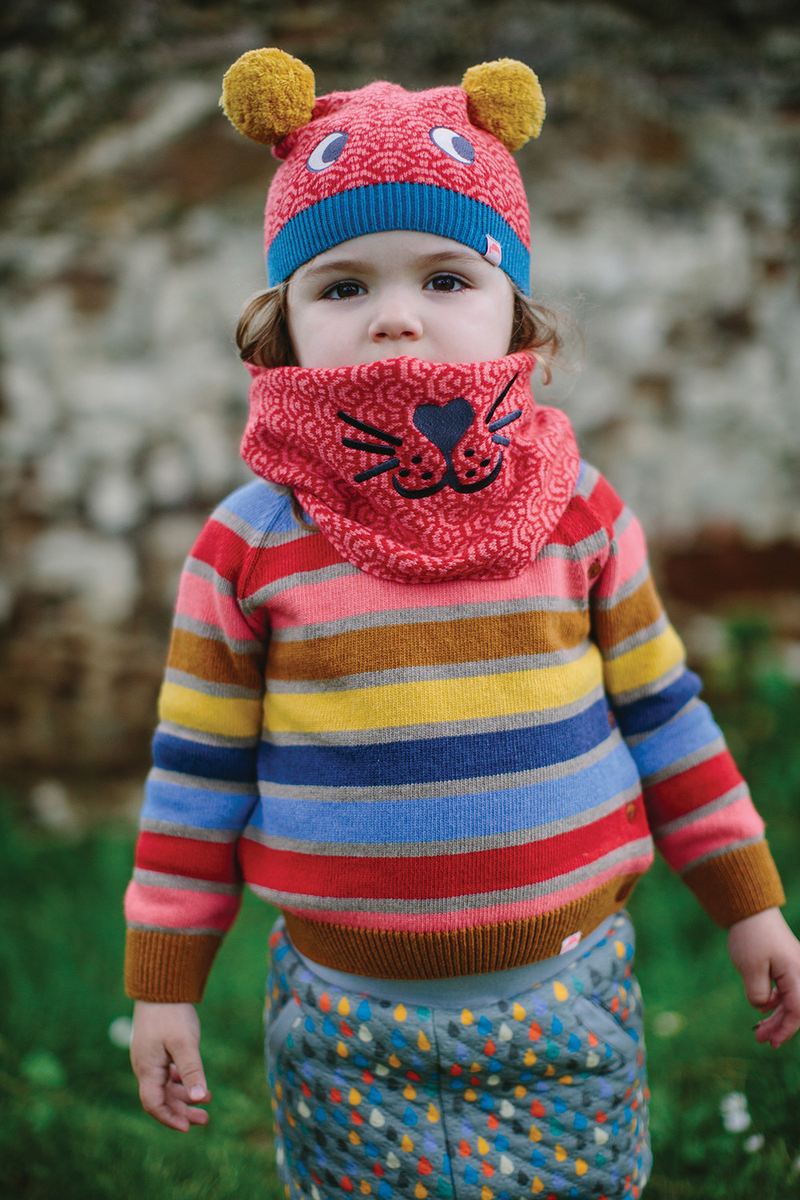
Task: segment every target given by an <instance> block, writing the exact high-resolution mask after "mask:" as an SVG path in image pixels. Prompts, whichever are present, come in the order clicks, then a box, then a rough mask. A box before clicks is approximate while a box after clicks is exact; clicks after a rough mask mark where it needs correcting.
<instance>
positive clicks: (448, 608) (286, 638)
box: [272, 585, 589, 642]
mask: <svg viewBox="0 0 800 1200" xmlns="http://www.w3.org/2000/svg"><path fill="white" fill-rule="evenodd" d="M423 586H424V585H423ZM588 606H589V605H588V600H587V599H586V598H585V597H583V598H580V597H578V598H572V597H570V596H526V597H524V598H522V599H517V600H491V601H487V600H483V601H480V602H478V603H475V604H448V605H443V606H438V605H428V606H425V607H420V608H395V609H381V610H380V611H379V612H370V613H354V614H353V615H352V616H349V617H343V618H342V619H341V620H338V621H320V622H319V623H318V624H316V625H290V626H286V627H285V628H282V629H275V630H273V632H272V638H273V640H274V641H276V642H310V641H311V640H312V639H314V638H321V637H334V636H336V635H337V634H341V633H356V632H358V631H359V630H361V629H381V628H384V627H388V626H392V625H428V624H433V623H434V622H436V621H472V620H477V619H479V618H481V617H493V618H494V617H503V616H513V615H514V614H516V613H529V612H585V611H586V610H587V609H588Z"/></svg>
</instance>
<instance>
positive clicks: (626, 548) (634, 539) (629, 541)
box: [595, 517, 647, 600]
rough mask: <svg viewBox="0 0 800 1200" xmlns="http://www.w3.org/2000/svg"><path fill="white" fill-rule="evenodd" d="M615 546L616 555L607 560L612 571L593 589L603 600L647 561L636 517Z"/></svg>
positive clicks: (599, 580)
mask: <svg viewBox="0 0 800 1200" xmlns="http://www.w3.org/2000/svg"><path fill="white" fill-rule="evenodd" d="M617 546H618V550H617V553H616V555H615V556H614V558H613V559H609V562H610V563H613V564H614V570H613V571H606V572H605V574H603V575H601V576H600V578H599V579H598V581H597V585H596V588H595V594H596V595H597V596H598V597H599V598H601V599H604V600H605V599H608V597H609V596H611V595H613V594H614V592H615V591H616V590H617V589H618V588H620V587H622V586H623V584H625V583H627V582H628V580H629V579H631V578H632V577H633V576H634V575H635V574H636V572H637V571H638V570H639V569H640V568H641V566H642V564H643V563H644V562H645V561H646V559H647V545H646V543H645V540H644V533H643V531H642V527H641V525H640V524H639V522H638V521H637V519H636V517H633V518H632V519H631V521H630V523H629V524H628V527H627V529H626V530H625V532H624V533H622V534H620V536H619V537H618V538H617Z"/></svg>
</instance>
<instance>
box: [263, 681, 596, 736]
mask: <svg viewBox="0 0 800 1200" xmlns="http://www.w3.org/2000/svg"><path fill="white" fill-rule="evenodd" d="M603 694H604V693H603V685H602V684H598V686H597V687H596V688H593V689H592V691H591V692H588V693H587V695H585V696H582V697H581V699H580V700H575V701H573V703H572V704H564V705H562V706H561V707H560V708H544V709H542V710H541V711H540V712H524V713H511V714H510V715H508V716H505V715H500V716H496V717H477V718H474V719H470V720H464V721H437V722H431V723H430V724H427V725H395V726H392V727H391V728H387V729H344V730H320V731H316V732H313V733H294V732H288V733H283V732H281V733H275V732H273V731H271V730H269V729H265V730H264V732H263V735H262V741H263V742H265V743H267V744H268V745H271V746H375V745H382V744H384V743H386V742H412V741H419V740H422V739H424V740H429V739H431V738H441V737H469V736H471V735H473V734H479V733H503V732H505V731H506V730H508V729H531V728H534V727H535V726H537V725H553V724H555V723H556V722H557V721H566V720H567V719H568V718H570V717H575V716H577V715H578V714H579V713H582V712H584V711H585V710H586V709H587V708H591V706H592V705H593V704H594V703H596V701H598V700H599V699H600V697H601V696H602V695H603Z"/></svg>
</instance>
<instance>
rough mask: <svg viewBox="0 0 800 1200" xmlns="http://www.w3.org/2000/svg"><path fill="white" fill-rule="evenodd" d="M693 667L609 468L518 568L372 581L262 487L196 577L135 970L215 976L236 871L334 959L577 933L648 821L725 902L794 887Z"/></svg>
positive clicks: (138, 918) (239, 508)
mask: <svg viewBox="0 0 800 1200" xmlns="http://www.w3.org/2000/svg"><path fill="white" fill-rule="evenodd" d="M699 690H700V683H699V680H698V679H697V677H696V676H695V675H693V674H692V673H691V672H690V671H688V670H687V668H686V666H685V663H684V656H683V649H682V647H681V644H680V641H679V639H678V638H677V635H676V634H675V633H674V631H673V629H672V628H671V626H670V625H669V624H668V622H667V619H666V617H665V615H664V613H663V610H662V608H661V605H660V602H659V600H658V596H657V594H656V592H655V589H654V587H653V583H652V579H651V577H650V574H649V570H648V567H647V559H646V548H645V543H644V538H643V535H642V532H641V528H640V526H639V524H638V522H637V521H636V519H635V518H634V517H633V515H632V514H631V512H630V511H629V510H628V509H627V508H625V506H624V505H623V504H622V502H621V501H620V499H619V498H618V497H617V496H616V494H615V493H614V492H613V490H612V489H611V488H610V486H609V485H608V484H607V483H606V482H605V480H604V479H602V477H600V476H599V475H598V473H597V472H596V471H595V470H594V469H593V468H591V467H584V469H583V471H582V473H581V477H580V479H579V481H578V484H577V487H576V489H575V493H574V496H573V498H572V501H571V502H570V504H569V506H568V508H567V510H566V511H565V513H564V515H563V516H562V518H561V520H560V522H559V524H558V526H557V528H556V529H555V530H554V531H553V533H552V535H551V537H550V539H549V542H548V543H547V545H546V546H545V547H544V548H543V550H542V551H541V552H540V553H539V554H538V556H537V557H536V559H535V561H533V562H532V563H531V564H530V566H529V567H528V568H527V569H526V570H525V571H524V572H523V574H522V575H520V576H519V577H517V578H516V579H509V580H489V581H483V580H482V581H450V582H446V583H439V584H417V585H410V584H403V583H392V582H388V581H384V580H380V579H377V578H375V577H374V576H372V575H368V574H365V573H363V572H361V571H359V570H358V569H357V568H355V567H354V566H352V565H351V564H350V563H348V562H346V561H344V560H343V559H342V558H341V557H340V556H339V555H338V554H337V552H336V551H335V550H334V549H333V547H332V546H331V545H330V543H329V542H328V541H326V539H325V538H324V537H323V536H322V535H321V534H320V533H313V532H309V531H307V530H305V529H303V528H301V527H300V526H298V525H297V524H296V523H295V522H294V520H293V519H292V516H291V512H290V506H289V501H288V497H286V496H285V495H282V494H278V493H276V492H275V491H274V490H273V489H271V488H270V487H269V486H268V485H266V484H264V483H261V482H256V483H252V484H249V485H247V486H246V487H244V488H241V489H240V490H239V491H238V492H235V493H234V494H233V495H232V496H231V497H229V498H228V499H227V500H226V501H224V502H223V504H222V505H220V507H219V508H218V509H217V510H216V512H215V513H214V514H213V516H212V517H211V518H210V520H209V521H208V523H207V525H206V527H205V529H204V530H203V532H202V533H201V535H200V538H199V539H198V542H197V544H196V545H195V547H194V549H193V551H192V554H191V556H190V557H189V559H188V561H187V564H186V568H185V570H184V573H183V576H182V580H181V586H180V591H179V596H178V603H177V611H176V617H175V627H174V631H173V638H172V643H171V648H170V655H169V662H168V667H167V674H166V679H165V682H164V687H163V690H162V695H161V702H160V716H161V723H160V725H159V727H158V730H157V733H156V736H155V740H154V764H155V765H154V767H153V771H152V773H151V775H150V778H149V781H148V786H147V798H146V803H145V806H144V810H143V814H142V828H141V835H140V838H139V842H138V846H137V853H136V870H135V875H134V879H133V881H132V883H131V885H130V887H129V889H128V893H127V897H126V913H127V918H128V923H129V935H128V955H127V985H128V989H129V992H130V994H131V995H133V996H136V997H139V998H142V999H150V1000H195V999H198V998H199V997H200V995H201V994H202V990H203V986H204V982H205V979H206V976H207V973H208V970H209V968H210V965H211V962H212V960H213V957H214V953H215V951H216V948H217V946H218V945H219V941H220V938H221V937H222V935H223V934H224V933H225V931H226V930H227V929H228V928H229V927H230V925H231V923H232V922H233V920H234V918H235V916H236V912H237V910H238V906H239V902H240V890H241V884H242V878H243V879H244V880H245V881H246V882H247V883H248V884H249V885H250V887H251V888H252V889H253V890H254V891H255V892H256V893H257V894H258V895H260V896H262V897H263V898H264V899H265V900H268V901H271V902H272V903H274V904H277V905H278V906H279V907H280V908H281V909H282V910H283V912H284V914H285V916H286V920H287V926H288V930H289V933H290V936H291V937H292V939H293V940H294V942H295V944H296V945H297V946H298V948H299V949H300V950H301V951H302V952H303V953H305V954H306V955H308V957H310V958H311V959H313V960H314V961H317V962H319V963H323V964H327V965H329V966H332V967H336V968H339V969H341V970H345V971H351V972H354V973H357V974H360V975H372V976H383V977H388V978H408V979H415V978H435V977H442V976H453V975H462V974H474V973H479V972H486V971H495V970H501V969H505V968H509V967H514V966H518V965H521V964H523V963H528V962H533V961H536V960H537V959H540V958H545V957H548V956H550V955H552V954H557V953H558V952H559V950H560V949H561V945H562V942H563V941H564V939H565V938H568V937H570V936H571V935H572V934H574V933H576V932H580V933H581V934H583V935H586V934H587V933H589V932H590V931H591V930H592V929H594V928H595V927H596V926H597V924H598V923H599V922H600V921H601V920H603V919H604V918H605V917H606V916H607V915H608V914H609V913H611V912H613V911H615V910H616V909H618V908H619V907H621V905H622V904H623V903H624V902H625V900H626V899H627V897H628V895H629V894H630V892H631V890H632V888H633V886H634V885H635V883H636V881H637V879H638V878H639V877H640V876H641V874H642V872H644V871H645V870H646V869H647V868H648V866H649V865H650V862H651V860H652V847H653V839H654V840H655V842H656V844H657V845H658V847H659V849H660V850H661V852H662V853H663V854H664V856H665V857H666V859H667V861H668V862H669V863H670V865H671V866H672V867H674V869H675V870H676V871H678V872H679V873H680V874H681V875H682V876H683V878H684V879H685V881H686V882H687V884H688V885H689V886H690V887H691V888H692V889H693V890H694V891H695V892H696V894H697V895H698V897H699V899H700V901H701V902H702V903H703V905H704V906H705V907H706V909H707V910H708V911H709V913H710V914H711V915H712V916H713V917H714V918H715V919H716V920H717V921H718V922H719V923H720V924H721V925H723V926H726V925H730V924H732V923H733V922H734V921H736V920H739V919H741V918H743V917H746V916H749V915H751V914H752V913H755V912H758V911H761V910H762V909H764V908H768V907H771V906H772V905H774V904H779V903H782V902H783V896H782V892H781V887H780V881H779V880H778V877H777V874H776V871H775V868H774V865H773V863H772V859H771V856H770V854H769V850H768V849H767V845H766V842H765V840H764V829H763V823H762V822H761V820H760V818H759V817H758V815H757V813H756V811H755V809H754V808H753V805H752V802H751V800H750V797H749V794H748V791H747V787H746V785H745V783H744V781H743V780H742V778H741V775H740V774H739V772H738V771H737V768H736V766H735V764H734V762H733V760H732V759H731V757H730V754H729V752H728V750H727V749H726V747H725V744H724V741H723V738H722V734H721V733H720V730H719V729H718V727H717V726H716V725H715V724H714V721H713V719H712V717H711V714H710V713H709V710H708V708H707V707H706V705H705V704H704V703H703V702H702V701H701V700H699V698H698V693H699Z"/></svg>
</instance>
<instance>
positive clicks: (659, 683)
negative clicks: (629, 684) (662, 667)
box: [610, 662, 686, 705]
mask: <svg viewBox="0 0 800 1200" xmlns="http://www.w3.org/2000/svg"><path fill="white" fill-rule="evenodd" d="M685 670H686V663H684V662H679V663H677V664H676V665H675V666H674V667H670V669H669V671H665V672H664V674H663V675H659V677H658V679H653V680H652V681H651V682H650V683H643V684H642V686H641V687H636V688H631V689H630V690H629V691H627V692H614V693H613V695H611V697H610V698H611V699H612V700H613V702H614V704H617V705H623V704H633V702H634V701H635V700H644V699H645V698H646V697H647V696H655V695H656V694H657V693H658V692H661V691H663V690H664V688H667V687H669V685H670V684H671V683H674V682H675V680H676V679H678V678H679V677H680V676H681V675H682V674H683V672H684V671H685Z"/></svg>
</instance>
